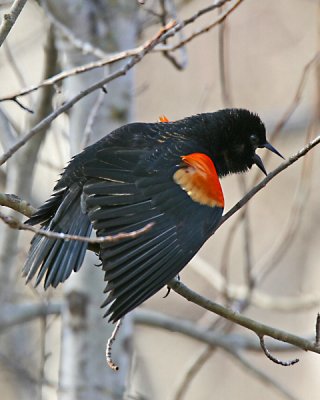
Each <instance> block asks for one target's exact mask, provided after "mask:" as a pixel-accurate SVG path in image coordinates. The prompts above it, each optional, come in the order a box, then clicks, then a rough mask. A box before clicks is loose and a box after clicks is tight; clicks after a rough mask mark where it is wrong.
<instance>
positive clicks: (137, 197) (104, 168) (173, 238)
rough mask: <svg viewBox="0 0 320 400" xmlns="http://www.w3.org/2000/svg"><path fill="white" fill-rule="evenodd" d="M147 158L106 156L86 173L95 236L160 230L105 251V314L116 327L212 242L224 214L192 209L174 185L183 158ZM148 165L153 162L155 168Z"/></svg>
mask: <svg viewBox="0 0 320 400" xmlns="http://www.w3.org/2000/svg"><path fill="white" fill-rule="evenodd" d="M163 156H164V159H165V163H164V165H162V164H161V154H160V155H159V151H156V152H155V155H154V156H153V155H150V152H149V153H148V152H147V154H146V151H145V150H143V149H142V150H134V151H132V152H130V150H128V149H125V150H121V148H117V149H116V150H114V151H110V150H109V151H108V149H103V150H102V151H100V152H98V155H97V159H95V160H92V161H91V162H90V163H89V164H88V165H85V166H84V172H85V175H86V176H88V177H89V178H90V179H89V180H88V181H87V183H86V185H85V187H84V194H83V201H84V203H85V207H86V208H87V212H88V216H89V218H90V220H91V222H92V224H93V226H94V228H95V229H96V230H97V235H98V236H105V235H114V234H116V233H119V232H131V231H134V230H137V229H139V228H142V227H143V226H145V225H146V224H147V223H148V222H150V221H154V222H155V225H154V226H153V227H152V228H151V230H150V231H149V232H146V233H145V234H143V235H141V236H138V237H136V238H134V239H125V240H121V241H119V242H116V243H104V244H103V245H101V251H100V259H101V261H102V268H103V270H104V272H105V280H106V281H107V285H106V289H105V292H106V293H108V296H107V298H106V300H105V302H104V303H103V305H102V307H104V306H108V309H107V312H106V315H109V317H110V320H111V321H116V320H118V319H119V318H121V317H122V316H123V315H125V314H126V313H127V312H128V311H130V310H132V309H133V308H135V307H136V306H137V305H139V304H141V303H142V302H143V301H144V300H145V299H147V298H148V297H150V296H151V295H152V294H154V293H156V292H157V291H158V290H159V289H160V288H161V287H162V286H164V285H165V284H166V283H168V282H169V281H170V279H172V278H173V277H174V276H176V275H177V274H178V273H179V271H180V270H181V269H182V268H183V267H184V266H185V265H186V264H187V262H188V261H189V260H190V259H191V258H192V257H193V256H194V254H195V253H196V252H197V251H198V250H199V248H200V247H201V246H202V244H203V243H204V242H205V240H206V239H207V238H208V237H209V236H210V230H211V229H212V227H213V226H215V225H216V224H217V223H218V221H219V220H220V218H221V215H222V208H220V207H209V206H206V205H201V204H199V203H196V202H194V201H193V200H192V199H191V198H190V197H189V196H188V194H187V193H186V192H185V191H184V190H183V189H182V188H181V187H180V186H179V185H177V184H176V183H175V182H174V180H173V174H174V172H175V171H176V170H177V168H179V163H180V157H179V156H177V155H175V152H174V151H173V150H172V149H171V150H170V152H169V153H168V154H167V155H163ZM150 160H151V161H150Z"/></svg>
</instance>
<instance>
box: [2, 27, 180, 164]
mask: <svg viewBox="0 0 320 400" xmlns="http://www.w3.org/2000/svg"><path fill="white" fill-rule="evenodd" d="M174 26H175V25H174V22H173V23H170V24H168V25H167V26H166V27H164V28H162V29H161V30H160V31H159V32H158V33H157V34H156V35H155V36H154V37H153V38H152V39H150V40H148V41H147V42H145V44H144V45H143V47H142V50H141V52H139V53H138V54H137V55H136V56H135V57H133V58H131V60H130V61H128V62H127V63H126V64H125V65H124V66H123V67H122V68H120V69H118V70H117V71H115V72H113V73H111V74H109V75H108V76H107V77H106V78H104V79H102V80H100V81H99V82H97V83H95V84H93V85H91V86H89V87H88V88H87V89H84V90H82V91H81V92H80V93H79V94H77V95H76V96H74V97H73V98H72V99H71V100H69V101H67V102H66V103H64V104H63V105H62V106H61V107H59V108H58V109H57V110H56V111H54V112H52V113H51V114H49V115H48V116H47V117H46V118H44V119H43V120H42V121H40V122H39V123H38V124H36V125H35V126H34V127H33V128H32V129H31V130H30V131H29V132H28V133H27V134H26V135H25V136H24V137H23V138H22V139H21V140H20V141H18V142H17V143H16V144H15V145H14V146H12V147H11V148H10V149H9V150H8V151H7V152H6V153H5V154H3V155H2V157H0V165H2V164H3V163H5V162H6V161H7V160H8V159H9V158H10V157H11V156H12V155H13V154H14V153H15V152H16V151H17V150H19V149H20V148H21V147H22V146H23V145H25V144H26V143H27V142H28V141H29V140H30V139H31V138H32V137H33V136H35V135H36V134H37V133H40V132H43V130H44V128H46V127H48V126H49V125H50V124H51V122H52V121H53V120H54V119H55V118H57V117H58V116H59V115H60V114H62V113H64V112H65V111H67V110H69V109H70V108H71V107H72V106H73V105H74V104H76V103H77V102H78V101H79V100H81V99H82V98H84V97H85V96H87V95H88V94H90V93H92V92H94V91H95V90H97V89H101V88H102V87H103V86H105V85H106V84H107V83H109V82H111V81H113V80H114V79H116V78H119V77H120V76H123V75H126V73H127V72H128V71H129V70H130V69H132V68H133V67H134V66H135V65H136V64H137V63H138V62H140V61H141V59H142V58H143V57H144V56H145V55H146V54H147V53H149V52H150V51H151V50H152V49H153V48H154V47H155V46H156V44H157V43H158V42H159V41H160V40H161V38H162V37H163V36H164V35H165V34H166V32H167V31H170V30H172V29H174Z"/></svg>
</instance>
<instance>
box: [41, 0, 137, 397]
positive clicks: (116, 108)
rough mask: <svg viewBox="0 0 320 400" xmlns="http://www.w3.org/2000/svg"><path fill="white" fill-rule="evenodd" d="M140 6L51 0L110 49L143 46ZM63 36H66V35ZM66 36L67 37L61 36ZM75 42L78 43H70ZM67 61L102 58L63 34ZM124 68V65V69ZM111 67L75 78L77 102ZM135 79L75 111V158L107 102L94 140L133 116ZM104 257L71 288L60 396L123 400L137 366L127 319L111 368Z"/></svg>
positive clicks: (76, 27)
mask: <svg viewBox="0 0 320 400" xmlns="http://www.w3.org/2000/svg"><path fill="white" fill-rule="evenodd" d="M134 3H135V2H132V1H130V2H128V1H118V2H114V1H104V2H96V1H86V2H83V1H80V0H70V1H68V0H65V1H59V2H56V1H51V2H49V7H50V11H51V12H52V14H53V15H54V18H56V19H57V20H58V21H60V22H61V23H63V24H64V25H65V26H66V27H67V28H68V29H69V30H70V31H71V32H72V33H73V34H74V35H75V36H76V37H77V38H79V39H81V40H83V41H86V42H90V43H92V44H93V45H95V46H97V47H100V48H102V49H103V50H104V51H106V52H111V51H112V52H115V51H119V50H124V49H127V48H132V47H134V46H135V44H136V43H135V39H136V31H137V26H136V24H137V22H136V19H135V10H136V4H134ZM58 33H59V32H58ZM58 36H59V35H58ZM69 39H70V38H69ZM59 50H60V60H61V63H62V68H63V69H67V68H70V67H74V66H77V65H81V64H83V63H85V62H88V61H90V60H93V59H95V58H94V57H93V56H91V55H84V54H82V53H81V51H79V50H77V49H75V48H74V46H73V45H72V43H71V41H70V40H68V38H67V37H64V36H63V35H60V40H59ZM118 67H119V65H117V66H116V68H118ZM109 72H110V69H107V68H106V69H104V70H102V69H99V70H95V71H93V72H89V73H86V74H81V75H79V76H77V77H75V78H71V79H68V80H67V81H66V84H65V85H64V86H63V93H64V95H65V96H66V97H67V98H69V97H71V96H73V95H75V94H77V93H79V92H80V91H81V90H82V89H85V88H86V87H88V86H89V85H90V84H92V83H93V82H96V81H98V80H100V79H101V78H103V76H104V74H107V73H109ZM132 87H133V75H132V74H131V73H130V74H128V75H126V76H125V77H122V78H120V79H118V80H116V81H114V82H112V83H111V84H110V85H109V86H108V88H107V90H108V93H107V94H104V93H103V92H102V91H101V92H95V93H93V94H92V95H90V96H87V97H86V98H85V99H83V100H82V101H81V102H80V103H78V104H77V105H76V106H75V107H73V109H72V110H71V111H70V126H69V130H70V144H71V155H74V154H76V153H78V152H79V151H80V150H81V149H82V147H83V145H84V142H85V141H86V139H85V138H84V131H85V127H86V125H87V122H88V118H89V117H90V116H92V114H90V113H91V111H92V110H93V109H94V107H95V106H96V105H97V101H98V102H99V101H100V102H101V104H100V107H99V108H98V111H97V113H96V116H95V119H94V123H93V126H92V135H91V136H90V137H89V143H92V142H94V141H96V140H97V139H99V138H101V137H102V136H104V135H106V134H107V133H108V132H110V131H111V130H113V129H114V128H116V127H117V126H120V125H123V124H125V123H127V122H129V121H130V120H131V119H132V113H133V90H132ZM97 262H98V259H97V257H96V256H95V255H93V254H88V256H87V258H86V260H85V263H84V265H83V266H82V269H81V270H80V272H78V273H77V274H73V275H72V276H71V277H70V278H69V279H68V281H67V282H66V283H65V284H64V290H65V300H66V306H65V310H64V312H63V316H62V321H63V324H62V337H61V361H60V378H59V381H60V382H59V399H60V400H66V399H68V400H69V399H74V400H75V399H77V400H79V399H90V400H100V399H101V400H102V399H104V400H106V399H118V398H119V399H120V398H122V396H123V391H124V388H125V380H126V376H127V373H128V369H129V362H130V339H131V332H132V326H131V321H130V318H126V319H125V322H124V324H123V326H122V335H120V336H119V338H118V339H117V342H118V343H117V346H115V352H114V358H115V359H116V360H117V362H118V363H119V364H120V371H119V372H117V373H115V372H113V371H111V370H110V369H109V368H108V367H107V365H106V360H105V346H106V340H107V338H108V337H109V336H110V334H111V332H112V329H113V327H114V326H113V325H110V324H108V323H107V321H106V320H105V319H102V314H103V312H102V310H100V304H101V303H102V302H103V298H104V296H103V289H104V286H105V283H104V282H103V273H102V271H101V270H100V269H98V268H96V267H94V264H95V263H97Z"/></svg>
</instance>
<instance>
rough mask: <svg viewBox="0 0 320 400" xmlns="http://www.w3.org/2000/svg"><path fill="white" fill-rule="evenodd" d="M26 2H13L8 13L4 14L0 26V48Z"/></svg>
mask: <svg viewBox="0 0 320 400" xmlns="http://www.w3.org/2000/svg"><path fill="white" fill-rule="evenodd" d="M26 2H27V0H15V1H14V3H13V4H12V6H11V8H10V10H9V13H7V14H4V16H3V20H2V23H1V25H0V47H1V46H2V43H3V42H4V41H5V39H6V37H7V36H8V34H9V32H10V31H11V29H12V27H13V25H14V24H15V22H16V20H17V18H18V17H19V15H20V13H21V11H22V9H23V7H24V6H25V4H26Z"/></svg>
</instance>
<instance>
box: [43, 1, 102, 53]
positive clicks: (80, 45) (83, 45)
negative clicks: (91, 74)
mask: <svg viewBox="0 0 320 400" xmlns="http://www.w3.org/2000/svg"><path fill="white" fill-rule="evenodd" d="M41 6H42V7H43V9H44V10H45V14H46V16H47V17H48V18H49V20H50V22H51V23H52V24H53V26H54V27H55V28H57V29H58V30H59V32H60V33H62V35H63V36H64V37H65V38H66V39H67V40H68V41H69V42H70V43H71V44H72V45H73V46H74V47H75V48H76V49H79V50H81V51H82V52H83V53H84V54H93V55H94V56H96V57H98V58H105V57H108V55H107V54H106V53H105V52H104V51H103V50H102V49H100V48H98V47H94V46H93V45H92V44H91V43H89V42H84V41H83V40H81V39H80V38H78V37H76V35H75V34H74V33H73V32H72V31H71V30H70V29H69V28H67V26H66V25H64V24H63V23H62V22H60V21H59V20H58V19H57V18H56V17H55V16H54V15H53V14H52V13H51V11H50V10H49V8H48V5H47V1H46V0H42V1H41Z"/></svg>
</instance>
